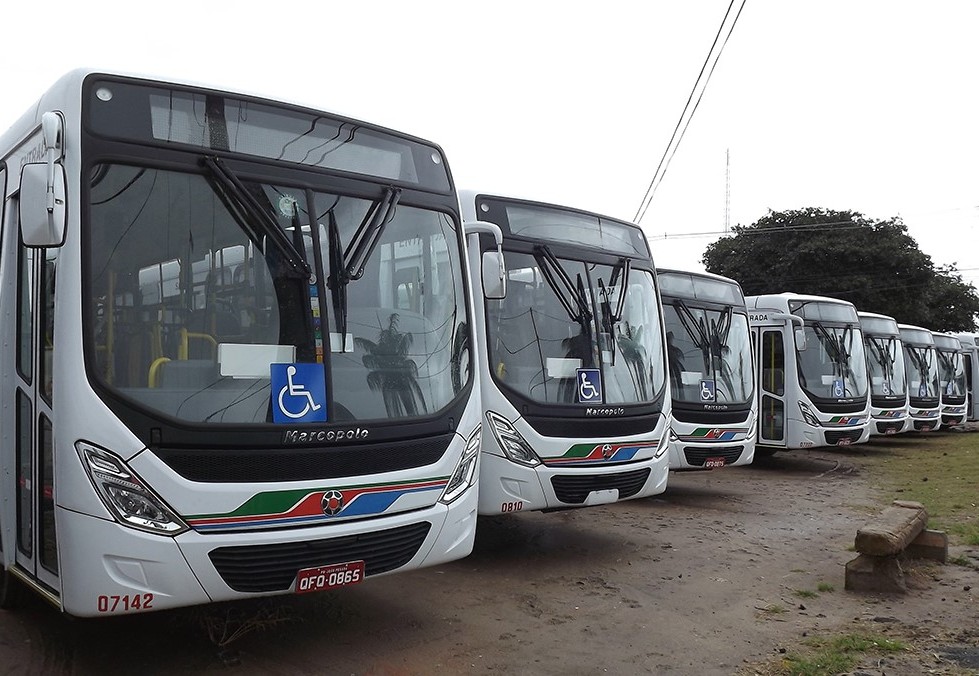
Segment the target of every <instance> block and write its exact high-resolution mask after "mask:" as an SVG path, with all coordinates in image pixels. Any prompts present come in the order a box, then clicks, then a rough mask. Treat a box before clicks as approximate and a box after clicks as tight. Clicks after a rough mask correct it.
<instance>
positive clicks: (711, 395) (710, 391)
mask: <svg viewBox="0 0 979 676" xmlns="http://www.w3.org/2000/svg"><path fill="white" fill-rule="evenodd" d="M716 397H717V389H716V386H715V385H714V381H713V380H701V381H700V400H701V401H714V399H715V398H716Z"/></svg>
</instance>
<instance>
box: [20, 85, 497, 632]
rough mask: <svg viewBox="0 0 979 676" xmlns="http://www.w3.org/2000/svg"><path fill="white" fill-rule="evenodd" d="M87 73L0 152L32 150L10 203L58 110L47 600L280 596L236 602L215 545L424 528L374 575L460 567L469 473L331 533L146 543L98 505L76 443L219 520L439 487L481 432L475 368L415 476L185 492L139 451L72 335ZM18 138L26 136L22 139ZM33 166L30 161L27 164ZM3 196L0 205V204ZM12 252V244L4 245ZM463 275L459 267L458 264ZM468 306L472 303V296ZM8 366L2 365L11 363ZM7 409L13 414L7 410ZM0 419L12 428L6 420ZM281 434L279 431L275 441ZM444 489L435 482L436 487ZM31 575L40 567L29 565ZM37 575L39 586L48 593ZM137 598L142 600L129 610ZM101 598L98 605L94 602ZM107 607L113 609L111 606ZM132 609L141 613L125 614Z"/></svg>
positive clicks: (72, 609)
mask: <svg viewBox="0 0 979 676" xmlns="http://www.w3.org/2000/svg"><path fill="white" fill-rule="evenodd" d="M88 72H89V71H82V70H79V71H74V72H72V73H69V74H68V75H66V76H64V77H63V78H62V79H60V80H59V81H58V82H57V83H56V84H55V86H54V87H52V88H51V89H50V90H48V92H46V93H45V94H44V95H43V97H42V98H41V100H40V101H39V102H38V103H37V104H36V105H35V106H34V107H32V108H31V110H30V111H29V112H28V113H26V114H25V115H23V116H22V117H21V119H20V120H19V121H18V122H17V123H15V125H14V126H13V127H12V128H11V129H10V130H8V131H7V132H5V133H4V134H3V136H2V141H0V156H2V153H3V152H5V151H8V150H9V149H10V148H11V147H13V146H14V145H16V143H18V142H20V141H22V140H23V139H29V142H28V143H25V144H22V146H21V148H20V149H18V151H17V152H15V153H12V154H9V155H7V157H6V161H7V163H8V164H7V177H6V183H7V190H6V192H7V195H9V194H10V193H11V192H12V191H13V190H15V189H16V185H17V181H18V171H17V167H19V166H20V164H21V162H20V159H21V158H22V157H25V156H26V153H28V152H30V151H32V149H33V148H34V146H36V145H37V144H36V142H35V140H34V136H36V135H37V133H36V132H37V130H36V125H38V124H39V120H40V114H41V113H42V112H45V111H48V110H54V111H62V112H64V114H65V118H66V127H65V134H64V144H65V147H64V149H63V159H61V160H60V162H61V163H62V164H63V165H64V167H65V170H66V173H67V175H68V176H70V177H74V178H70V179H69V195H68V200H69V208H68V210H67V214H68V216H67V219H68V220H67V232H68V236H67V238H66V241H65V244H64V245H63V246H62V247H61V248H60V250H59V258H58V268H57V270H58V273H57V274H58V279H59V280H61V283H59V284H58V285H57V287H56V292H55V293H56V311H55V312H56V319H55V322H56V325H57V326H65V327H79V328H77V329H76V333H75V334H74V335H71V334H69V333H64V334H59V337H60V338H61V339H60V340H59V341H58V346H57V350H56V351H54V357H53V359H54V361H53V363H52V364H51V369H52V373H55V374H57V378H56V379H55V385H54V387H53V394H52V399H53V401H52V407H51V408H52V409H53V410H54V411H56V412H57V414H56V416H55V417H54V419H53V421H52V436H53V439H54V443H55V444H56V451H55V453H54V467H53V476H54V489H53V497H54V503H55V509H54V522H55V530H56V532H57V540H58V543H57V544H58V574H57V576H56V577H52V578H51V583H50V587H51V593H52V594H53V596H52V600H56V601H57V602H60V606H61V609H62V610H64V611H66V612H67V613H70V614H72V615H76V616H82V617H88V616H105V615H111V614H127V613H133V612H140V611H145V610H161V609H165V608H175V607H180V606H188V605H194V604H199V603H207V602H213V601H222V600H232V599H240V598H248V597H254V596H267V595H277V594H282V593H288V592H289V590H284V591H273V592H263V593H242V592H236V591H234V590H233V589H231V587H229V586H228V585H227V584H226V583H225V582H224V580H223V579H222V578H221V576H220V575H219V574H218V572H217V570H216V569H215V567H214V564H213V563H212V562H211V560H210V559H209V557H208V553H209V552H210V551H212V550H213V549H215V548H217V547H220V546H233V547H241V546H249V545H262V544H276V543H302V542H307V541H309V540H314V539H331V538H337V537H344V536H356V535H358V534H361V533H372V532H375V531H378V530H384V529H388V528H395V527H398V526H404V525H410V524H415V523H421V522H428V523H430V524H431V528H430V530H429V531H428V533H427V535H426V536H425V538H424V540H423V541H422V543H421V545H420V547H419V548H418V550H417V551H416V552H415V554H414V556H413V557H412V558H411V559H410V560H409V561H408V562H407V563H406V564H404V565H402V566H399V567H397V568H395V569H394V570H391V571H388V572H386V573H382V574H390V573H397V572H401V571H406V570H410V569H413V568H419V567H423V566H431V565H438V564H441V563H444V562H447V561H452V560H455V559H459V558H462V557H465V556H467V555H468V554H469V553H470V552H471V551H472V547H473V543H474V540H475V526H476V512H477V506H478V494H477V488H476V485H477V484H478V475H479V469H478V463H477V467H476V470H475V475H474V479H473V481H474V483H473V486H472V487H470V488H469V489H467V490H466V491H465V492H464V493H463V494H462V495H461V496H460V497H458V498H457V499H456V500H455V501H453V502H452V503H451V504H449V505H445V504H443V503H441V502H439V498H440V496H441V494H442V490H441V489H439V490H434V489H433V490H430V491H422V492H415V493H412V492H406V493H405V494H403V495H401V496H399V497H398V498H397V500H395V501H394V502H393V503H392V504H391V505H390V506H389V507H387V509H386V510H385V511H384V512H383V513H381V514H380V515H376V516H373V515H372V516H371V517H369V518H359V519H349V520H343V519H341V518H338V519H334V520H332V521H330V522H329V524H328V525H322V526H312V527H303V528H279V529H271V530H263V531H252V532H247V531H240V530H238V531H234V532H228V533H221V534H213V533H201V532H198V531H196V530H190V531H187V532H184V533H182V534H180V535H178V536H176V537H170V536H165V535H156V534H151V533H146V532H143V531H140V530H137V529H133V528H130V527H127V526H122V525H120V524H119V523H118V522H116V521H115V520H114V518H113V516H112V514H110V512H109V510H108V509H107V508H106V506H105V504H104V503H103V502H102V500H101V499H100V498H99V496H98V494H97V493H96V490H95V488H94V487H93V485H92V483H91V481H90V480H89V478H88V476H87V474H86V472H85V470H84V469H83V466H82V461H81V459H80V457H79V455H78V453H77V452H76V450H75V443H76V442H77V441H79V440H81V441H84V442H86V443H90V444H93V445H95V446H100V447H102V448H105V449H107V450H110V451H112V452H113V453H115V454H116V455H118V456H119V457H120V458H121V459H122V460H124V461H126V462H127V463H130V467H131V468H132V469H133V470H134V471H135V472H136V473H137V474H139V475H140V477H141V478H142V479H143V480H144V481H145V482H146V484H147V485H148V486H149V487H150V488H152V489H153V491H155V492H156V493H157V494H158V495H159V496H160V498H162V500H163V501H164V502H166V503H167V504H168V505H169V506H170V507H171V508H172V509H174V510H175V511H176V512H177V514H178V515H179V516H181V517H184V516H186V515H187V514H204V513H221V512H225V511H230V510H232V509H234V508H235V507H236V506H238V505H241V504H242V503H243V502H244V501H245V500H247V499H248V498H249V497H252V496H253V495H255V494H256V493H258V492H260V491H261V490H262V489H263V488H264V489H267V490H279V491H284V490H295V489H297V488H302V487H308V488H310V490H313V489H319V490H320V491H322V490H324V489H329V488H331V487H332V486H333V485H343V486H348V485H350V484H377V483H384V482H398V481H408V480H410V479H418V477H419V475H424V476H426V477H440V478H442V479H443V480H445V479H447V477H448V476H450V475H451V474H452V473H453V470H454V469H455V467H456V465H457V463H458V461H459V459H460V457H461V455H462V452H463V448H464V447H465V445H466V439H467V437H468V436H469V435H471V434H472V433H473V432H474V431H475V429H476V427H477V426H479V425H480V424H481V407H480V403H479V396H478V393H479V373H478V371H477V370H476V369H473V376H472V393H473V394H472V395H471V396H470V399H469V402H468V403H467V406H466V408H465V411H464V413H463V415H462V416H461V419H460V420H459V421H458V423H457V425H456V430H457V433H456V435H455V437H454V438H453V440H452V441H451V443H450V444H449V447H448V448H447V449H446V451H445V452H444V453H443V455H442V457H441V458H440V460H439V461H438V462H437V463H434V464H432V465H430V466H427V467H424V468H414V469H412V470H404V471H401V472H391V473H385V474H374V475H362V476H356V477H345V478H343V479H340V480H335V479H334V480H324V481H316V482H310V481H304V482H289V483H285V482H283V483H277V484H274V485H273V484H218V483H207V484H197V483H195V482H191V481H187V480H185V479H183V478H181V477H180V476H178V475H177V474H176V473H174V472H173V470H171V469H170V468H169V467H167V466H166V465H164V464H163V463H162V462H161V461H160V460H159V459H158V458H156V457H155V456H153V455H152V453H151V452H150V451H148V450H146V449H145V447H144V445H143V444H142V443H141V442H140V441H139V440H137V439H136V437H135V436H134V435H133V434H132V433H131V432H130V431H129V430H128V429H127V428H126V427H125V426H124V425H123V424H122V423H121V422H120V421H119V420H118V419H117V418H116V416H115V414H114V413H113V412H112V411H111V410H110V409H109V408H108V407H107V406H106V405H105V403H104V402H103V401H102V400H101V399H100V398H99V396H98V395H97V394H96V393H95V392H94V391H93V390H92V388H91V386H90V385H89V382H88V374H87V373H86V372H85V368H84V364H85V359H84V354H83V349H82V340H81V335H80V331H81V329H80V327H81V326H82V298H81V293H82V290H81V288H80V284H79V283H78V280H80V279H82V273H81V262H80V261H81V257H82V255H81V251H80V249H81V238H80V237H79V235H78V233H79V232H80V220H79V213H78V211H79V210H78V208H77V206H78V201H77V200H78V187H77V180H78V178H77V177H78V176H80V162H81V151H80V147H79V145H78V144H79V138H80V133H79V128H78V125H79V124H80V100H79V99H80V96H81V93H80V92H81V88H80V83H81V81H82V80H83V79H84V77H85V76H86V75H87V74H88ZM25 130H27V131H25ZM32 161H36V160H32ZM7 195H4V196H3V197H4V198H6V196H7ZM14 207H15V203H13V202H10V201H8V202H7V205H6V209H5V211H4V219H5V223H4V225H7V224H11V223H12V224H16V222H17V220H16V218H15V217H14V216H12V214H15V213H16V209H15V208H14ZM3 238H4V245H5V246H4V247H2V248H0V252H3V250H4V249H6V251H5V252H4V255H3V256H2V257H0V259H2V261H3V267H2V268H0V271H2V273H3V274H2V276H0V283H2V285H3V287H4V288H3V290H2V293H3V294H4V296H5V298H6V299H7V300H8V301H9V300H10V299H11V298H12V297H15V296H12V291H11V289H13V290H16V284H17V255H16V254H15V251H16V249H17V247H16V244H17V229H16V228H15V227H12V228H7V227H4V228H3ZM11 242H13V245H11V246H7V245H9V244H10V243H11ZM461 264H462V265H463V270H465V265H466V260H465V257H464V256H463V257H462V258H461ZM467 296H468V299H467V302H468V303H469V304H470V307H471V304H472V298H471V295H470V294H467ZM16 307H17V304H16V303H13V302H6V303H5V307H4V319H5V321H4V323H3V327H2V329H0V331H2V333H0V335H2V336H3V339H4V343H5V344H6V345H7V346H8V347H9V348H10V349H11V350H12V349H13V347H12V346H13V345H14V344H15V329H14V326H15V324H16ZM13 361H14V359H13V357H9V358H8V363H9V364H13ZM11 382H12V370H9V369H8V368H6V367H5V368H4V369H3V380H2V383H0V385H2V386H3V387H4V393H5V396H6V395H7V393H9V392H12V391H13V385H12V384H11ZM5 408H8V409H9V410H12V409H13V407H12V406H10V407H6V406H5ZM4 415H5V416H6V417H5V418H4V420H13V418H12V415H13V414H12V413H9V412H8V413H5V414H4ZM14 428H15V426H14V425H12V424H9V425H2V426H0V441H2V444H0V453H2V454H4V455H3V458H2V459H3V465H4V467H10V468H13V467H15V464H14V452H13V449H14V447H15V444H16V439H15V431H14ZM285 429H286V428H285V427H284V428H283V430H285ZM0 481H2V482H3V485H2V487H0V494H3V495H4V496H13V495H15V491H14V490H13V488H14V481H15V473H14V472H13V471H11V472H5V473H0ZM443 485H444V481H443ZM14 502H15V501H14V500H13V499H12V498H9V497H7V498H6V499H5V500H4V501H3V502H2V503H0V508H2V509H3V510H4V511H3V516H4V518H3V519H2V520H0V527H2V529H3V532H2V534H0V535H2V537H3V542H4V544H5V545H7V546H5V547H4V548H3V565H4V566H5V567H11V566H14V565H15V556H16V550H17V547H16V546H10V545H13V544H14V543H15V542H16V538H15V526H16V520H15V519H14V518H12V517H13V514H14V511H13V508H14ZM38 568H39V569H40V568H41V566H40V565H38ZM44 574H45V572H44V571H43V570H39V571H37V572H36V575H37V576H38V578H39V579H41V581H42V582H46V583H47V582H48V579H47V578H45V577H44ZM146 594H152V595H153V596H152V601H151V604H150V606H148V607H147V606H144V603H145V600H146V596H145V595H146ZM137 596H138V598H139V600H138V601H135V600H134V599H136V598H137ZM100 597H101V598H100ZM114 599H115V600H114ZM136 603H138V604H139V605H138V607H137V606H135V605H134V604H136Z"/></svg>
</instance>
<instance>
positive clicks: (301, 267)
mask: <svg viewBox="0 0 979 676" xmlns="http://www.w3.org/2000/svg"><path fill="white" fill-rule="evenodd" d="M201 164H203V165H204V167H205V168H207V169H208V171H210V173H211V176H213V177H214V179H215V180H216V181H217V183H218V186H219V187H220V188H221V191H222V192H223V195H224V198H225V200H226V201H227V202H228V203H229V204H230V205H231V206H233V207H236V210H237V211H239V212H241V213H240V214H239V215H241V216H244V218H239V219H238V221H239V223H240V224H241V225H242V227H243V228H244V229H245V231H246V232H247V233H248V236H249V238H250V239H251V240H252V241H253V242H255V244H256V245H257V246H259V247H262V246H263V245H262V240H263V238H264V239H268V240H270V241H271V242H272V244H273V245H274V246H275V248H276V250H278V252H279V254H280V255H281V256H282V258H283V259H285V262H286V264H288V266H289V268H290V269H291V270H292V272H293V273H295V274H297V275H299V276H302V277H305V278H307V279H308V278H309V276H310V275H311V274H312V273H313V271H312V270H311V269H310V267H309V264H308V263H307V262H306V261H305V260H304V258H303V256H302V254H300V253H299V251H297V250H296V247H295V246H294V245H293V243H292V242H290V241H289V238H288V237H287V236H286V234H285V233H284V232H282V228H280V227H279V224H278V223H276V222H275V220H274V219H273V218H272V217H271V216H269V213H268V212H267V211H265V210H264V209H262V205H261V204H259V203H258V200H256V199H255V196H254V195H252V194H251V193H250V192H249V191H248V189H247V188H246V187H245V185H244V184H243V183H242V182H241V179H239V178H238V177H237V176H236V175H235V174H234V172H232V171H231V170H230V169H229V168H228V167H227V166H226V165H225V164H224V162H222V161H221V160H220V159H219V158H217V157H213V156H210V155H205V156H204V157H203V158H201ZM295 208H296V209H298V208H299V205H296V206H295Z"/></svg>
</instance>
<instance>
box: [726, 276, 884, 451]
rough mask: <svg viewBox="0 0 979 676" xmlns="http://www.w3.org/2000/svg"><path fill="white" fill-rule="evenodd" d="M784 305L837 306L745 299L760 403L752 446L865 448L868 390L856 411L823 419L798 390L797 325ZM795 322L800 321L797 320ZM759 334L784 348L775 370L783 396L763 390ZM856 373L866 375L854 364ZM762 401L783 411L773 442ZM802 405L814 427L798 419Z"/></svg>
mask: <svg viewBox="0 0 979 676" xmlns="http://www.w3.org/2000/svg"><path fill="white" fill-rule="evenodd" d="M790 300H802V301H805V300H816V301H833V302H842V301H839V300H837V299H833V298H824V297H820V296H808V295H803V294H790V293H782V294H768V295H761V296H746V297H745V302H746V304H747V306H748V322H749V324H750V326H751V333H752V336H753V338H754V340H755V341H756V342H755V345H756V353H755V356H756V374H755V375H756V378H757V380H756V390H757V396H758V397H759V398H760V399H761V404H760V406H759V414H758V415H759V419H758V426H757V427H758V433H757V435H758V439H757V444H758V446H764V447H767V448H770V449H773V450H794V449H803V448H817V447H823V446H849V445H851V444H861V443H865V442H866V441H868V440H869V439H870V392H869V388H868V392H867V396H866V398H865V403H864V405H863V407H862V408H861V409H860V410H859V411H856V412H853V413H845V414H834V413H827V412H824V411H822V410H820V409H819V407H818V406H817V405H816V404H815V403H814V402H813V401H812V399H810V397H809V396H808V395H807V394H806V392H805V390H804V389H803V387H802V384H801V382H800V381H799V359H798V355H799V353H798V351H797V349H796V341H795V328H796V326H797V324H796V323H794V322H793V321H792V320H791V319H790V317H789V301H790ZM848 304H849V303H848ZM798 319H799V321H801V318H798ZM798 326H801V324H798ZM854 328H855V329H856V330H857V331H859V330H860V326H859V324H855V325H854ZM765 331H769V332H775V333H778V334H780V335H781V338H782V345H783V346H784V352H783V354H784V368H783V369H780V373H779V379H780V380H781V381H782V382H781V384H782V387H783V388H784V391H783V394H780V395H779V394H773V393H772V392H770V391H766V390H765V382H764V381H765V374H766V364H765V363H764V361H765V360H764V355H763V353H762V345H761V343H760V341H761V337H762V334H763V332H765ZM861 340H862V336H861ZM810 349H811V348H810ZM859 367H860V368H863V369H866V364H865V363H863V364H860V365H859ZM766 396H768V397H769V398H772V399H775V400H777V401H779V402H780V403H781V404H782V405H783V417H782V420H781V421H780V423H781V425H782V426H783V427H782V429H783V435H782V437H781V439H778V440H773V439H771V438H765V429H766V425H767V424H770V422H771V421H769V420H767V419H766V417H767V414H768V410H767V408H766V406H765V402H764V397H766ZM803 405H804V406H806V407H807V408H808V409H809V410H810V411H811V412H812V415H813V417H814V419H815V421H816V422H818V423H819V424H818V426H817V425H813V424H811V423H810V422H809V421H807V420H806V419H805V417H804V416H803V414H802V406H803ZM827 435H831V436H833V437H838V438H839V440H838V441H836V442H835V443H831V442H830V441H829V440H828V439H827Z"/></svg>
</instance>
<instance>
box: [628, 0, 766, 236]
mask: <svg viewBox="0 0 979 676" xmlns="http://www.w3.org/2000/svg"><path fill="white" fill-rule="evenodd" d="M734 2H735V0H731V3H730V4H729V5H728V7H727V11H726V12H724V18H723V19H722V20H721V25H720V27H719V28H718V29H717V35H715V36H714V42H713V43H712V44H711V46H710V50H709V51H708V52H707V58H706V59H704V65H703V66H701V68H700V73H698V75H697V80H696V81H695V82H694V85H693V88H692V89H691V90H690V95H689V96H688V97H687V103H686V105H684V107H683V112H682V113H680V119H679V120H677V123H676V127H674V129H673V135H672V136H670V142H669V143H667V144H666V148H665V149H664V150H663V156H662V157H661V158H660V160H659V164H658V165H656V171H655V172H654V173H653V178H652V180H650V182H649V186H648V187H647V188H646V193H645V195H644V196H643V198H642V203H641V204H640V205H639V209H638V210H637V211H636V216H635V218H633V221H634V222H636V223H639V221H641V220H642V219H643V217H644V216H645V215H646V210H647V209H649V205H650V204H651V203H652V201H653V196H654V195H655V194H656V190H657V189H658V188H659V184H660V183H662V182H663V178H664V177H665V176H666V170H667V169H668V168H669V165H670V162H672V161H673V156H674V155H675V154H676V151H677V148H679V147H680V142H681V141H682V140H683V136H684V135H685V134H686V133H687V127H689V126H690V121H691V120H692V119H693V115H694V113H696V112H697V107H698V106H700V100H701V99H702V98H703V97H704V92H705V91H707V85H708V83H709V82H710V78H711V76H712V75H713V74H714V69H715V68H717V62H718V61H719V60H720V58H721V54H722V53H723V52H724V47H725V46H726V45H727V41H728V40H729V39H730V38H731V33H732V32H733V31H734V26H735V25H736V24H737V23H738V18H739V17H740V16H741V12H742V11H743V10H744V6H745V3H746V2H747V0H741V7H739V8H738V13H737V14H736V15H735V16H734V20H733V21H732V22H731V25H730V27H729V28H728V31H727V35H726V36H725V37H724V41H723V42H722V43H721V47H720V49H718V50H717V54H716V55H714V49H715V47H717V43H718V41H719V40H720V38H721V33H722V32H723V31H724V26H725V24H726V23H727V19H728V17H729V16H730V15H731V9H732V8H733V7H734ZM712 56H713V57H714V63H713V64H712V65H711V67H710V71H708V73H707V79H706V80H704V84H703V86H702V87H701V85H700V83H701V80H702V79H703V77H704V71H705V70H707V64H708V63H710V60H711V57H712ZM698 87H700V95H699V96H698V97H697V100H696V102H695V103H694V105H693V108H692V109H691V108H690V102H691V101H692V100H693V97H694V94H695V93H696V92H697V88H698ZM688 110H689V111H690V114H689V115H687V111H688ZM684 118H686V122H685V123H684ZM681 125H682V126H683V129H682V130H681V129H680V127H681ZM678 133H679V137H678V136H677V134H678ZM674 141H676V143H675V144H674ZM671 148H672V150H671Z"/></svg>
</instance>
